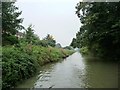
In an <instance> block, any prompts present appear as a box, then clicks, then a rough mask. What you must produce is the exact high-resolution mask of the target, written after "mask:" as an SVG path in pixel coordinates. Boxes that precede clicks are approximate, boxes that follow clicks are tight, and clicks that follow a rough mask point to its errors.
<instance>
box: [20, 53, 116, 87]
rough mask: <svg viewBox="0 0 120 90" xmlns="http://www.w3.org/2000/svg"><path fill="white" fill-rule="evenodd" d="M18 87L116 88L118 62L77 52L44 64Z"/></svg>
mask: <svg viewBox="0 0 120 90" xmlns="http://www.w3.org/2000/svg"><path fill="white" fill-rule="evenodd" d="M18 87H19V88H26V87H27V88H31V87H34V88H117V87H118V64H117V63H116V62H112V61H111V62H103V60H101V61H100V60H97V59H96V58H94V57H89V58H88V57H87V58H83V57H82V56H81V54H80V53H79V52H76V53H74V54H73V55H71V56H69V57H67V58H66V59H64V60H61V61H59V62H57V63H51V64H47V65H44V66H43V67H42V68H41V69H40V71H39V73H38V75H37V76H35V77H34V78H31V79H28V80H26V81H25V82H24V83H22V84H21V85H19V86H18Z"/></svg>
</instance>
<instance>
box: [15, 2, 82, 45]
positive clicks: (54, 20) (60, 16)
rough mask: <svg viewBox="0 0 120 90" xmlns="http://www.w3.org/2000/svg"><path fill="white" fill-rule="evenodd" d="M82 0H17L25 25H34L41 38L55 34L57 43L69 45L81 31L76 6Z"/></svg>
mask: <svg viewBox="0 0 120 90" xmlns="http://www.w3.org/2000/svg"><path fill="white" fill-rule="evenodd" d="M79 1H80V0H17V2H16V6H18V7H19V10H21V11H22V15H21V17H22V18H24V21H23V25H24V26H25V27H28V25H29V24H33V25H34V30H35V34H37V35H38V36H39V37H40V39H42V38H43V37H45V36H46V35H47V34H51V35H53V37H54V39H55V40H56V41H57V43H60V44H61V45H62V46H67V45H69V44H70V43H71V41H72V38H74V37H75V35H76V32H78V31H79V28H80V21H79V18H78V17H77V15H76V14H75V11H76V9H75V6H76V4H77V3H78V2H79Z"/></svg>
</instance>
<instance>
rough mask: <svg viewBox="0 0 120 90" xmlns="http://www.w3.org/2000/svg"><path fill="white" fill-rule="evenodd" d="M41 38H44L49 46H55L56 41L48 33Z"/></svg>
mask: <svg viewBox="0 0 120 90" xmlns="http://www.w3.org/2000/svg"><path fill="white" fill-rule="evenodd" d="M43 40H45V41H46V42H47V44H48V45H49V46H52V47H55V45H56V41H55V40H54V38H53V36H52V35H50V34H48V35H47V36H46V37H45V38H44V39H43Z"/></svg>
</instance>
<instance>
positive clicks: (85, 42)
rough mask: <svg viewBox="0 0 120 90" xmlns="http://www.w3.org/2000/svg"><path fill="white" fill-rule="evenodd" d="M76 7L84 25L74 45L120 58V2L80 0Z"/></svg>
mask: <svg viewBox="0 0 120 90" xmlns="http://www.w3.org/2000/svg"><path fill="white" fill-rule="evenodd" d="M76 9H77V11H76V14H77V15H78V17H79V18H80V21H81V23H82V26H81V28H80V31H79V32H78V33H77V34H76V43H77V45H75V44H72V46H76V47H79V48H82V47H87V48H88V51H89V52H91V53H92V54H93V55H95V56H98V57H101V58H111V59H119V58H120V53H119V51H120V48H119V46H120V12H119V11H120V2H99V3H96V2H92V3H88V2H80V3H78V4H77V6H76ZM73 42H74V41H73ZM73 42H72V43H73Z"/></svg>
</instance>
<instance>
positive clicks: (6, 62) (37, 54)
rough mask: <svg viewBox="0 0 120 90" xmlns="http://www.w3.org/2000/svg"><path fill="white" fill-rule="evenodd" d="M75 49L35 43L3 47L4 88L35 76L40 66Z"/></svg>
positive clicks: (56, 59) (65, 55) (58, 58)
mask: <svg viewBox="0 0 120 90" xmlns="http://www.w3.org/2000/svg"><path fill="white" fill-rule="evenodd" d="M72 53H73V51H70V50H65V49H58V48H52V47H47V48H46V47H40V46H33V45H22V46H18V47H15V46H6V47H3V48H2V88H3V89H6V88H11V87H14V86H16V85H17V83H19V82H21V81H23V80H25V79H28V78H30V77H31V76H33V75H34V74H35V73H36V72H37V70H38V68H40V66H42V65H44V64H46V63H50V62H55V61H58V60H60V59H62V58H65V57H67V56H68V55H70V54H72Z"/></svg>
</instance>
